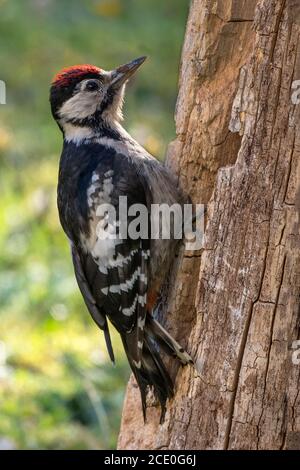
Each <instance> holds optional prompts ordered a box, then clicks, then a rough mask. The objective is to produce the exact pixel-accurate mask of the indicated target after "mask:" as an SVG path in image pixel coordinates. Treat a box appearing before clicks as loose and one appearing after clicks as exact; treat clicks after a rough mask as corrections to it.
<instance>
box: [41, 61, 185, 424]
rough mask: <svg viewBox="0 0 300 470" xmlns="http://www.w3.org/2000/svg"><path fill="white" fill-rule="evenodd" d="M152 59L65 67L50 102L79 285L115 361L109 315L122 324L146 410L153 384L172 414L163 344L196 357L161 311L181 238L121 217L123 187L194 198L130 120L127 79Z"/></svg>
mask: <svg viewBox="0 0 300 470" xmlns="http://www.w3.org/2000/svg"><path fill="white" fill-rule="evenodd" d="M145 59H146V57H140V58H138V59H136V60H133V61H132V62H129V63H127V64H125V65H122V66H120V67H118V68H116V69H115V70H112V71H105V70H103V69H101V68H99V67H96V66H94V65H87V64H85V65H75V66H72V67H68V68H65V69H63V70H62V71H60V72H59V73H58V74H57V75H56V76H55V77H54V79H53V81H52V84H51V89H50V104H51V111H52V115H53V117H54V119H55V120H56V122H57V124H58V126H59V128H60V130H61V131H62V134H63V149H62V154H61V158H60V166H59V177H58V190H57V203H58V211H59V218H60V222H61V225H62V228H63V230H64V232H65V233H66V235H67V237H68V239H69V242H70V246H71V255H72V260H73V265H74V271H75V277H76V280H77V283H78V286H79V289H80V291H81V294H82V296H83V298H84V301H85V304H86V306H87V309H88V311H89V313H90V314H91V316H92V318H93V320H94V321H95V322H96V324H97V325H98V327H99V328H100V329H101V330H103V332H104V336H105V340H106V345H107V350H108V353H109V356H110V358H111V360H112V361H113V362H114V353H113V348H112V343H111V339H110V334H109V327H108V319H109V320H110V322H111V323H112V324H113V325H114V327H115V328H116V330H117V331H118V333H119V334H120V336H121V339H122V342H123V345H124V349H125V352H126V355H127V358H128V361H129V364H130V367H131V369H132V371H133V374H134V376H135V379H136V381H137V384H138V386H139V389H140V393H141V400H142V410H143V415H144V419H146V397H147V392H148V390H149V388H150V389H152V390H153V392H154V395H155V396H156V398H157V399H158V400H159V402H160V406H161V422H162V421H163V419H164V415H165V411H166V402H167V399H168V398H171V397H172V396H173V390H174V384H173V381H172V379H171V377H170V375H169V373H168V371H167V369H166V366H165V365H164V362H163V360H162V358H161V351H164V352H166V353H167V354H169V355H171V356H175V357H176V358H177V359H178V360H179V361H180V362H181V363H182V364H183V365H185V364H187V363H192V359H191V358H190V356H189V355H188V353H187V352H186V351H184V349H183V348H182V347H181V346H180V345H179V344H178V343H177V341H175V339H173V338H172V337H171V335H170V334H169V333H168V332H167V331H166V330H165V329H164V328H163V327H162V326H161V325H160V323H159V322H158V321H157V320H156V319H155V318H154V317H153V316H152V313H153V309H154V307H155V305H156V302H157V299H158V295H159V292H160V289H161V286H162V285H163V282H164V281H165V279H166V276H167V273H168V270H169V267H170V263H171V261H172V258H173V256H174V248H175V245H176V244H177V243H178V240H175V239H174V237H173V238H171V239H169V240H166V239H164V240H162V239H153V240H152V239H150V237H138V238H136V237H130V236H127V237H125V238H124V237H123V238H122V237H121V236H120V227H119V220H120V217H121V214H120V213H119V198H120V196H126V198H127V204H128V206H130V205H132V204H143V205H145V206H146V207H147V208H149V210H150V206H151V204H162V203H164V204H168V205H170V206H171V205H172V204H174V203H179V204H183V201H184V196H183V195H182V193H181V192H180V191H179V189H178V188H177V186H176V184H175V183H174V181H173V178H172V176H171V175H170V174H169V172H168V171H167V169H166V167H165V166H164V165H163V164H162V163H160V162H159V161H158V160H156V159H155V158H154V157H153V156H152V155H150V154H149V153H148V152H147V151H146V150H145V149H144V148H143V147H142V146H141V145H139V144H138V142H136V141H135V140H134V139H133V138H132V137H131V136H130V135H129V134H128V133H127V132H126V130H125V129H124V128H123V127H122V125H121V121H122V106H123V98H124V92H125V86H126V83H127V81H128V79H129V78H130V77H131V76H132V75H133V74H134V73H135V72H136V70H137V69H138V68H139V67H140V66H141V64H142V63H143V62H144V61H145ZM103 204H104V205H105V204H111V205H112V206H113V207H114V208H116V214H117V221H115V222H112V221H111V220H110V219H109V218H108V217H107V213H105V214H103V213H102V212H101V213H100V212H99V208H100V207H101V205H103ZM129 218H130V217H129ZM99 227H102V228H103V229H105V230H108V231H109V230H110V229H115V230H116V234H117V235H116V237H111V238H105V237H102V236H99ZM118 230H119V232H118ZM100 232H101V230H100Z"/></svg>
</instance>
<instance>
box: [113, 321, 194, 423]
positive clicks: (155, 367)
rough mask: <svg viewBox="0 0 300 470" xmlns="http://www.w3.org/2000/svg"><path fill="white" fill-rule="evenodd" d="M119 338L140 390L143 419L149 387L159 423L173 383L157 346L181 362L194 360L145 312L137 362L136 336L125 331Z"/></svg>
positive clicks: (186, 362) (171, 392)
mask: <svg viewBox="0 0 300 470" xmlns="http://www.w3.org/2000/svg"><path fill="white" fill-rule="evenodd" d="M121 337H122V341H123V344H124V349H125V352H126V355H127V357H128V361H129V364H130V367H131V369H132V371H133V374H134V376H135V378H136V381H137V384H138V386H139V389H140V393H141V399H142V408H143V415H144V420H146V397H147V391H148V389H149V388H151V389H152V390H153V392H154V395H155V396H156V398H157V399H158V401H159V403H160V407H161V417H160V422H161V423H162V422H163V421H164V417H165V412H166V402H167V400H168V399H169V398H172V397H173V395H174V384H173V381H172V379H171V377H170V375H169V372H168V371H167V369H166V367H165V365H164V363H163V361H162V359H161V357H160V354H159V347H161V348H162V349H163V350H164V351H165V352H166V353H167V354H168V355H170V356H175V357H177V358H178V359H179V360H180V362H181V363H182V364H184V365H185V364H188V363H190V364H192V363H193V361H192V359H191V357H190V356H189V355H188V354H187V352H185V351H184V349H183V348H182V347H181V346H180V345H179V344H178V343H177V341H175V340H174V339H173V338H172V336H171V335H169V333H167V331H166V330H165V329H164V328H163V327H162V326H161V325H160V324H159V323H158V322H157V321H156V320H154V319H153V318H152V317H151V316H150V315H149V314H147V320H146V324H145V330H144V341H143V349H142V356H141V361H140V362H139V363H137V362H136V361H135V360H134V359H133V358H134V357H135V355H134V351H135V349H136V345H135V335H132V333H127V334H122V335H121Z"/></svg>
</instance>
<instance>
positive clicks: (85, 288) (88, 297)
mask: <svg viewBox="0 0 300 470" xmlns="http://www.w3.org/2000/svg"><path fill="white" fill-rule="evenodd" d="M71 253H72V260H73V265H74V271H75V277H76V280H77V283H78V287H79V289H80V292H81V294H82V296H83V299H84V301H85V304H86V306H87V308H88V310H89V312H90V314H91V316H92V318H93V320H94V321H95V323H96V324H97V325H98V326H99V328H101V330H103V332H104V337H105V341H106V347H107V351H108V354H109V357H110V359H111V361H112V362H115V356H114V351H113V348H112V344H111V339H110V334H109V329H108V323H107V319H106V315H105V314H104V313H103V312H101V310H100V309H99V307H98V306H97V303H96V300H95V298H94V296H93V294H92V292H91V290H90V286H89V283H88V281H87V279H86V276H85V273H84V271H83V267H82V262H81V257H80V254H79V252H78V250H77V248H76V247H75V246H74V244H73V243H71Z"/></svg>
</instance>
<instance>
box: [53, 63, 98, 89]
mask: <svg viewBox="0 0 300 470" xmlns="http://www.w3.org/2000/svg"><path fill="white" fill-rule="evenodd" d="M101 72H102V69H100V68H99V67H96V66H95V65H89V64H82V65H72V66H71V67H65V68H63V69H62V70H61V71H60V72H58V73H57V74H56V75H55V76H54V77H53V80H52V84H53V85H56V86H67V85H69V84H70V83H71V81H72V80H74V79H79V80H80V79H81V78H83V77H84V76H85V75H89V74H99V73H101Z"/></svg>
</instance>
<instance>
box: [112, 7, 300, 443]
mask: <svg viewBox="0 0 300 470" xmlns="http://www.w3.org/2000/svg"><path fill="white" fill-rule="evenodd" d="M299 38H300V0H261V1H256V0H217V1H210V0H206V1H203V0H194V2H192V5H191V9H190V15H189V19H188V24H187V30H186V38H185V43H184V47H183V53H182V64H181V79H180V91H179V97H178V102H177V110H176V126H177V138H176V140H175V142H173V143H171V144H170V146H169V150H168V156H167V163H168V165H169V167H170V168H172V170H173V172H174V173H175V174H177V175H178V177H179V183H180V184H181V186H182V187H184V188H185V189H188V191H189V193H190V195H191V197H192V199H193V201H194V202H203V203H209V204H208V220H207V226H206V235H205V243H204V248H203V250H202V252H201V253H191V252H185V253H179V256H178V257H177V259H176V262H175V263H174V267H173V271H172V275H171V283H170V288H169V292H168V303H167V308H166V309H165V315H164V318H165V323H166V325H167V327H168V329H169V330H170V331H171V332H172V334H173V335H174V336H175V337H176V338H177V339H178V340H180V341H181V343H182V344H183V345H184V346H186V347H187V349H188V351H189V352H190V353H191V354H192V357H193V358H194V359H195V361H196V370H195V369H193V368H192V367H188V366H187V367H185V368H180V369H179V371H178V374H177V377H176V394H175V397H174V399H173V400H172V401H171V402H170V403H169V406H168V412H167V416H166V420H165V423H164V424H163V425H159V410H158V408H157V406H155V405H152V406H151V407H150V408H149V410H148V420H147V423H146V425H144V423H143V419H142V414H141V408H140V399H139V393H138V390H137V387H136V385H135V383H134V380H133V379H131V380H130V382H129V385H128V390H127V395H126V399H125V404H124V410H123V417H122V425H121V431H120V436H119V448H120V449H143V448H144V449H281V448H283V449H290V448H293V449H300V395H299V382H300V379H299V376H300V365H294V364H293V362H292V353H293V350H292V343H293V341H294V340H297V339H298V338H299V293H300V240H299V229H300V222H299V212H300V168H299V167H300V164H299V155H300V132H299V126H300V105H295V104H293V103H292V100H291V95H292V90H291V85H292V82H293V81H294V80H297V79H298V80H300V56H299V54H300V44H299V42H300V41H299Z"/></svg>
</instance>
